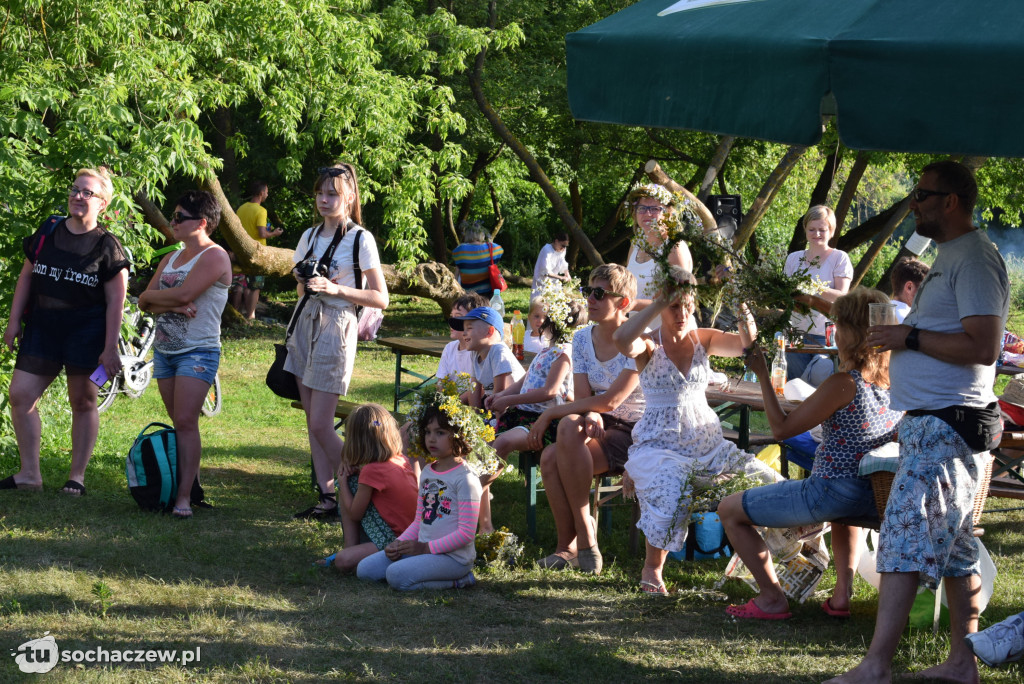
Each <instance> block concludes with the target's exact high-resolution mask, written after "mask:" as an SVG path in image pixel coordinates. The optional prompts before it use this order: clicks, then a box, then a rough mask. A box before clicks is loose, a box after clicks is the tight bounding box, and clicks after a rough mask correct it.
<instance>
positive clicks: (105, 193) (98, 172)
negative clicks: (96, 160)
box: [75, 166, 114, 204]
mask: <svg viewBox="0 0 1024 684" xmlns="http://www.w3.org/2000/svg"><path fill="white" fill-rule="evenodd" d="M82 176H89V177H90V178H95V179H96V180H97V181H99V184H100V188H101V189H102V190H101V192H98V193H96V194H97V195H99V196H100V197H102V198H103V199H105V200H106V201H107V204H110V200H112V199H113V198H114V184H113V183H111V182H110V172H109V171H108V170H107V167H105V166H97V167H96V168H95V169H93V168H88V167H87V168H84V169H78V171H77V172H76V173H75V179H76V180H77V179H79V178H81V177H82Z"/></svg>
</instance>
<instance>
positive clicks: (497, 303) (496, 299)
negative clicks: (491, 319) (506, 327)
mask: <svg viewBox="0 0 1024 684" xmlns="http://www.w3.org/2000/svg"><path fill="white" fill-rule="evenodd" d="M489 306H490V307H491V308H492V309H494V310H495V311H497V312H498V315H499V316H501V317H502V319H504V318H505V302H503V301H501V290H498V289H495V290H494V294H492V295H491V303H490V305H489Z"/></svg>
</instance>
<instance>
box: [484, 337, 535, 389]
mask: <svg viewBox="0 0 1024 684" xmlns="http://www.w3.org/2000/svg"><path fill="white" fill-rule="evenodd" d="M471 357H472V359H473V372H472V375H473V379H474V380H476V381H477V382H479V383H480V384H481V385H483V388H484V393H485V394H490V393H491V392H493V391H494V378H495V377H496V376H498V375H502V374H504V373H511V374H512V382H515V381H516V380H518V379H519V378H521V377H523V376H524V375H526V371H525V370H523V364H521V363H519V359H517V358H516V357H515V354H513V353H512V350H511V349H509V348H508V347H506V346H505V345H504V344H503V343H500V342H499V343H498V344H494V345H491V348H490V349H489V350H488V351H487V356H485V357H484V358H483V360H482V361H481V360H480V357H479V355H478V354H477V353H475V352H472V353H471Z"/></svg>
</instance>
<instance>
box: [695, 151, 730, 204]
mask: <svg viewBox="0 0 1024 684" xmlns="http://www.w3.org/2000/svg"><path fill="white" fill-rule="evenodd" d="M735 142H736V136H735V135H723V136H722V139H721V140H719V141H718V147H716V148H715V153H714V154H713V155H712V156H711V162H710V163H709V164H708V170H707V172H705V174H704V180H703V181H701V184H700V190H698V191H697V199H699V200H700V201H701V202H707V200H708V195H710V194H711V186H712V185H714V183H715V178H716V177H717V176H718V173H719V171H721V169H722V167H723V166H725V160H726V159H727V158H728V157H729V152H731V151H732V146H733V143H735Z"/></svg>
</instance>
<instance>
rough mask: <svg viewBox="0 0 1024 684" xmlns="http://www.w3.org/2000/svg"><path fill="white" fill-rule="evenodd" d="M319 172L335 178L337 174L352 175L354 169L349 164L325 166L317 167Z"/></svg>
mask: <svg viewBox="0 0 1024 684" xmlns="http://www.w3.org/2000/svg"><path fill="white" fill-rule="evenodd" d="M317 173H319V174H320V175H321V176H327V177H328V178H334V177H335V176H351V175H352V171H351V170H349V168H348V167H347V166H324V167H322V168H320V169H317Z"/></svg>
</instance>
